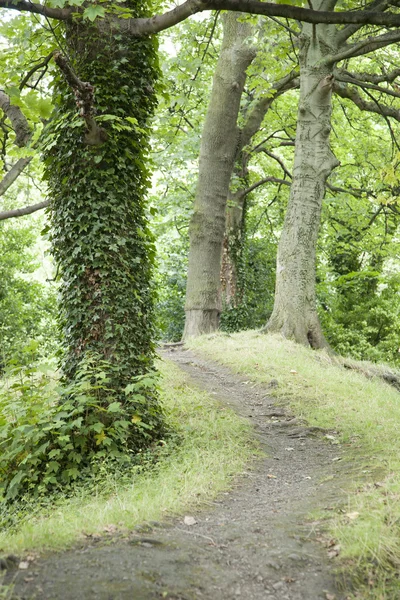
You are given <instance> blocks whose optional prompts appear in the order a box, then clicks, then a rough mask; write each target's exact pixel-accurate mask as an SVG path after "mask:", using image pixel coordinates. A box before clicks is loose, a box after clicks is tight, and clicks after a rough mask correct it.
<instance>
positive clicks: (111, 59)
mask: <svg viewBox="0 0 400 600" xmlns="http://www.w3.org/2000/svg"><path fill="white" fill-rule="evenodd" d="M139 16H141V15H139ZM87 23H88V22H87V21H86V24H85V22H83V23H82V22H77V23H76V24H75V25H68V28H67V31H66V46H67V49H68V58H69V61H70V65H69V67H70V68H71V71H72V73H73V75H72V76H70V80H71V79H72V84H71V81H69V83H67V82H66V79H65V77H64V76H63V75H60V77H59V81H58V90H57V92H58V94H57V97H58V100H57V107H56V114H55V116H54V119H53V120H52V123H51V125H50V127H49V131H48V135H47V141H46V150H45V164H46V172H47V179H48V184H49V195H50V199H51V231H52V233H51V239H52V249H53V254H54V256H55V259H56V262H57V265H58V270H59V271H58V272H59V275H60V278H61V287H60V309H61V324H62V331H63V344H64V358H63V362H62V367H63V373H64V378H65V379H66V381H67V382H73V381H74V380H75V378H76V377H77V375H79V373H81V372H82V369H85V368H86V367H85V365H87V363H88V361H89V362H90V361H92V363H93V361H95V362H97V363H98V369H99V370H100V371H102V372H104V378H105V380H106V382H107V383H106V386H105V387H107V389H108V392H107V393H106V394H105V399H104V402H105V403H106V404H107V406H108V405H109V403H110V402H121V403H124V402H125V400H126V386H127V385H128V384H129V383H130V382H132V378H134V377H135V376H138V375H143V374H146V373H148V372H149V371H150V370H151V369H152V367H153V356H154V342H153V339H154V330H153V317H152V312H153V291H152V286H151V279H150V278H151V271H152V263H153V258H154V247H153V241H152V238H151V235H150V234H149V230H148V226H147V220H146V213H145V208H146V207H145V194H146V190H147V187H148V183H149V173H148V170H147V167H146V157H147V151H148V137H149V128H148V119H149V117H151V115H152V113H153V110H154V107H155V103H156V99H155V90H154V85H155V81H156V79H157V74H158V69H157V60H156V58H157V52H156V47H155V42H154V40H151V39H143V40H141V39H134V38H131V37H128V36H125V37H124V36H123V35H121V32H120V31H119V30H118V29H114V30H113V29H112V27H111V25H109V24H108V22H107V20H106V19H104V20H96V22H95V23H94V24H87ZM74 77H76V78H78V79H79V80H80V81H81V82H87V84H88V85H87V88H88V89H90V86H93V88H94V101H93V106H94V109H95V114H93V115H92V117H93V118H92V117H90V116H89V115H88V114H87V107H85V106H84V103H83V102H82V99H81V98H80V97H79V93H77V91H76V90H74V91H73V89H71V85H72V87H73V85H74V81H73V79H74ZM67 79H68V77H67ZM85 111H86V114H85ZM91 118H92V120H93V119H94V120H95V122H96V123H97V125H96V127H94V133H95V134H96V135H93V131H92V132H91V131H88V129H87V128H88V123H89V125H90V119H91ZM89 129H90V127H89ZM113 406H114V407H115V406H116V405H115V404H114V405H113ZM117 412H118V411H117ZM131 412H133V413H134V414H135V415H136V417H135V418H134V419H133V421H132V419H131V423H130V425H129V427H130V428H131V429H135V431H133V432H132V436H130V437H131V441H132V440H135V442H134V445H135V444H136V449H137V447H140V446H141V445H143V444H144V443H147V442H148V441H149V440H150V439H152V438H154V437H156V436H157V435H158V433H159V430H160V427H161V422H162V419H161V413H160V409H159V407H158V402H157V398H156V395H154V394H149V395H148V398H146V403H142V404H140V405H137V406H133V407H132V410H131ZM116 416H117V417H120V415H118V414H117V415H116ZM131 416H132V415H131ZM135 419H136V423H138V422H140V423H141V426H140V427H138V426H137V425H135ZM126 426H127V425H125V427H126ZM146 440H147V442H146ZM97 443H99V442H97Z"/></svg>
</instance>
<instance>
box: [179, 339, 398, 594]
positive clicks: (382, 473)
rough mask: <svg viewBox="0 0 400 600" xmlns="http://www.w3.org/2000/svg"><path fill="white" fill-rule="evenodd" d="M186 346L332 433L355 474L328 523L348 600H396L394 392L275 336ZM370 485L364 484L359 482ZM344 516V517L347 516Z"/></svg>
mask: <svg viewBox="0 0 400 600" xmlns="http://www.w3.org/2000/svg"><path fill="white" fill-rule="evenodd" d="M188 345H189V347H191V348H193V349H194V350H196V351H200V352H201V353H203V354H204V355H206V356H208V357H210V358H212V359H213V360H217V361H218V362H220V363H222V364H225V365H227V366H229V367H230V368H232V370H233V371H234V372H236V373H241V374H245V375H246V377H248V378H251V379H252V380H254V381H257V382H259V383H262V384H268V383H269V382H270V381H271V380H272V379H276V380H277V381H278V386H277V387H273V388H271V389H270V391H269V392H268V393H269V395H271V396H274V397H276V398H277V400H279V401H280V402H288V403H289V405H290V407H291V409H292V411H293V412H294V413H295V414H296V415H297V416H299V417H303V418H304V419H306V420H307V422H308V423H310V424H311V425H316V426H319V427H323V428H327V429H332V430H335V431H337V432H338V436H337V440H338V441H339V442H340V443H341V444H342V445H343V447H345V448H347V449H348V451H349V452H348V455H349V459H351V460H352V461H354V462H355V463H356V464H357V467H358V468H359V475H357V471H356V473H355V476H354V479H355V485H354V489H352V490H351V491H350V493H349V497H348V503H347V505H346V508H345V511H341V512H339V513H338V514H336V515H334V516H333V517H330V518H329V521H328V528H329V531H330V534H331V535H332V536H333V537H334V538H335V539H337V540H338V543H339V544H340V547H341V551H340V555H339V558H338V560H337V563H340V565H341V570H342V573H343V577H344V580H345V581H349V580H350V581H351V583H352V585H355V587H356V589H357V590H358V591H357V592H354V595H352V596H349V598H350V597H354V598H363V599H371V600H372V599H375V600H378V599H379V600H383V599H385V600H388V599H390V600H399V598H400V394H399V392H398V391H396V390H395V389H394V388H393V387H391V386H389V385H388V384H386V383H384V382H383V381H382V380H381V379H379V378H378V377H367V376H366V375H365V374H363V373H366V374H368V373H370V372H371V368H370V365H368V364H366V363H355V362H354V363H353V364H354V366H356V367H357V368H358V369H359V372H357V371H354V370H349V369H346V368H344V367H343V365H340V364H339V362H340V361H338V360H336V359H333V358H331V357H330V356H328V355H327V354H326V353H325V352H315V351H312V350H310V349H307V348H304V347H302V346H299V345H297V344H294V343H293V342H290V341H288V340H284V339H283V338H282V337H281V336H276V335H265V334H261V333H259V332H254V331H248V332H241V333H237V334H232V335H227V334H218V335H214V334H213V335H209V336H203V337H201V338H198V339H196V340H192V341H190V343H189V344H188ZM366 480H367V481H368V483H365V481H366ZM348 515H350V517H349V516H348Z"/></svg>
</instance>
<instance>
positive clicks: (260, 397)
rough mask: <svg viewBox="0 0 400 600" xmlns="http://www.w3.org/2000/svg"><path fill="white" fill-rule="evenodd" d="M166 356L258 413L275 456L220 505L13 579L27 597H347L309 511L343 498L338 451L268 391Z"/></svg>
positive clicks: (185, 357) (174, 354)
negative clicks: (190, 518)
mask: <svg viewBox="0 0 400 600" xmlns="http://www.w3.org/2000/svg"><path fill="white" fill-rule="evenodd" d="M165 355H166V356H168V358H171V359H172V360H173V361H174V362H176V363H177V364H178V365H179V367H181V368H182V369H183V370H184V371H186V372H187V373H189V375H190V376H191V378H192V379H193V381H194V383H196V384H197V385H198V386H199V387H201V388H204V389H205V390H207V391H208V392H210V393H212V394H213V395H214V396H215V397H216V398H218V399H219V400H220V401H221V402H223V403H225V404H229V405H230V406H231V407H233V408H234V409H235V410H237V412H239V413H240V414H241V415H244V416H246V417H249V418H251V420H252V422H253V425H254V428H255V434H256V436H257V437H258V439H259V441H260V444H261V446H262V447H263V448H264V449H265V451H266V452H267V453H268V457H267V458H265V459H261V460H260V461H259V463H258V465H257V467H256V468H255V469H254V470H251V471H249V473H246V474H244V475H243V476H242V477H241V478H240V480H239V481H238V483H237V485H236V486H235V488H234V489H233V490H232V491H231V492H229V493H226V494H224V495H222V497H221V498H220V499H219V501H218V502H215V503H213V504H214V508H212V509H207V510H202V511H199V512H198V513H196V514H194V515H193V516H194V517H195V519H196V524H194V525H185V524H184V522H183V519H181V520H178V521H174V522H173V523H170V524H168V525H161V524H157V523H156V524H151V526H148V527H144V528H142V530H140V528H138V529H137V530H136V531H135V532H134V533H133V534H132V535H131V536H130V537H129V538H128V539H125V540H121V539H112V538H110V539H109V540H104V539H103V540H101V541H97V542H96V541H94V542H93V544H91V545H89V546H85V547H83V548H81V549H76V550H74V551H69V552H65V553H62V554H55V555H51V556H49V557H47V558H42V559H40V560H38V561H37V562H35V563H33V564H32V567H31V568H30V569H29V571H28V572H27V571H25V572H23V573H22V572H18V573H17V576H16V588H15V592H16V594H17V596H16V597H18V598H21V599H22V598H23V599H24V600H25V599H26V600H28V599H29V600H31V599H33V598H37V599H44V600H81V599H82V600H92V599H93V600H94V599H96V600H125V599H126V600H128V599H129V600H156V599H158V598H166V599H167V600H235V599H239V600H319V599H321V600H322V599H325V600H334V599H335V600H342V599H343V596H342V595H341V594H340V592H338V590H337V589H336V588H335V583H334V578H333V575H332V572H331V567H332V565H331V562H330V561H329V559H328V557H327V549H326V548H324V547H323V546H322V545H321V544H318V543H316V542H314V541H313V538H315V537H316V535H317V533H316V528H317V525H316V524H313V523H310V522H307V521H306V519H307V515H308V514H309V513H310V511H311V510H313V509H316V508H321V507H325V506H330V505H331V503H332V502H334V501H335V500H336V499H337V494H338V485H337V481H338V480H339V479H338V477H337V474H338V469H339V465H338V461H337V460H335V459H337V458H338V457H339V456H340V450H339V451H338V449H337V448H336V447H332V446H330V445H329V444H327V443H325V442H324V441H322V440H318V439H315V438H312V437H310V436H308V435H307V430H306V429H304V427H302V426H299V424H298V423H296V422H295V421H294V422H289V421H288V419H289V418H290V417H289V416H287V415H285V414H284V413H283V411H282V409H279V408H278V409H277V407H276V406H275V405H274V401H273V399H271V398H268V395H267V391H266V390H265V389H264V390H263V389H262V388H260V387H253V385H252V384H250V383H249V382H247V383H244V380H243V378H239V377H235V376H233V375H232V374H231V373H230V372H229V371H228V370H227V369H225V368H223V367H220V366H218V365H216V364H212V363H210V362H207V361H205V360H203V359H200V358H198V357H196V356H194V355H193V354H192V353H190V352H189V351H186V350H184V349H182V348H173V349H169V350H167V351H165Z"/></svg>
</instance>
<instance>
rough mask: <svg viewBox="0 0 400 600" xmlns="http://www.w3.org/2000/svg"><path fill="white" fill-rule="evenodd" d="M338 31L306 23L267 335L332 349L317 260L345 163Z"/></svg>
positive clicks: (301, 45) (302, 40)
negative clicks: (337, 118)
mask: <svg viewBox="0 0 400 600" xmlns="http://www.w3.org/2000/svg"><path fill="white" fill-rule="evenodd" d="M335 33H336V30H335V28H334V27H332V26H324V25H317V26H310V25H304V26H303V32H302V34H301V36H300V57H299V61H300V100H299V109H298V121H297V132H296V147H295V158H294V168H293V182H292V186H291V192H290V199H289V205H288V208H287V213H286V217H285V222H284V226H283V230H282V234H281V238H280V241H279V246H278V256H277V274H276V290H275V303H274V308H273V312H272V315H271V317H270V320H269V322H268V324H267V326H266V328H265V330H266V331H271V332H280V333H282V334H283V335H284V336H285V337H287V338H291V339H294V340H295V341H296V342H298V343H301V344H304V345H306V346H311V347H313V348H322V347H326V346H327V345H328V344H327V342H326V340H325V338H324V335H323V333H322V330H321V325H320V322H319V318H318V314H317V309H316V293H315V260H316V259H315V256H316V245H317V238H318V232H319V225H320V216H321V207H322V201H323V197H324V193H325V183H326V180H327V178H328V177H329V175H330V173H331V172H332V170H333V169H334V168H335V167H337V166H338V165H339V161H338V160H337V159H336V157H335V156H334V154H333V152H332V151H331V148H330V144H329V134H330V130H331V122H330V121H331V112H332V104H331V95H332V86H333V83H334V76H333V63H332V62H330V61H325V60H324V58H325V57H326V56H327V55H332V54H334V52H335V50H336V48H335V47H334V46H335Z"/></svg>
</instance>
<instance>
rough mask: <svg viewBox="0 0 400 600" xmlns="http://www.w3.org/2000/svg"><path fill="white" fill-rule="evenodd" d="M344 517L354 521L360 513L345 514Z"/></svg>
mask: <svg viewBox="0 0 400 600" xmlns="http://www.w3.org/2000/svg"><path fill="white" fill-rule="evenodd" d="M345 516H346V517H347V518H348V519H351V520H352V521H353V520H354V519H357V518H358V517H359V516H360V513H359V512H348V513H346V515H345Z"/></svg>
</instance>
